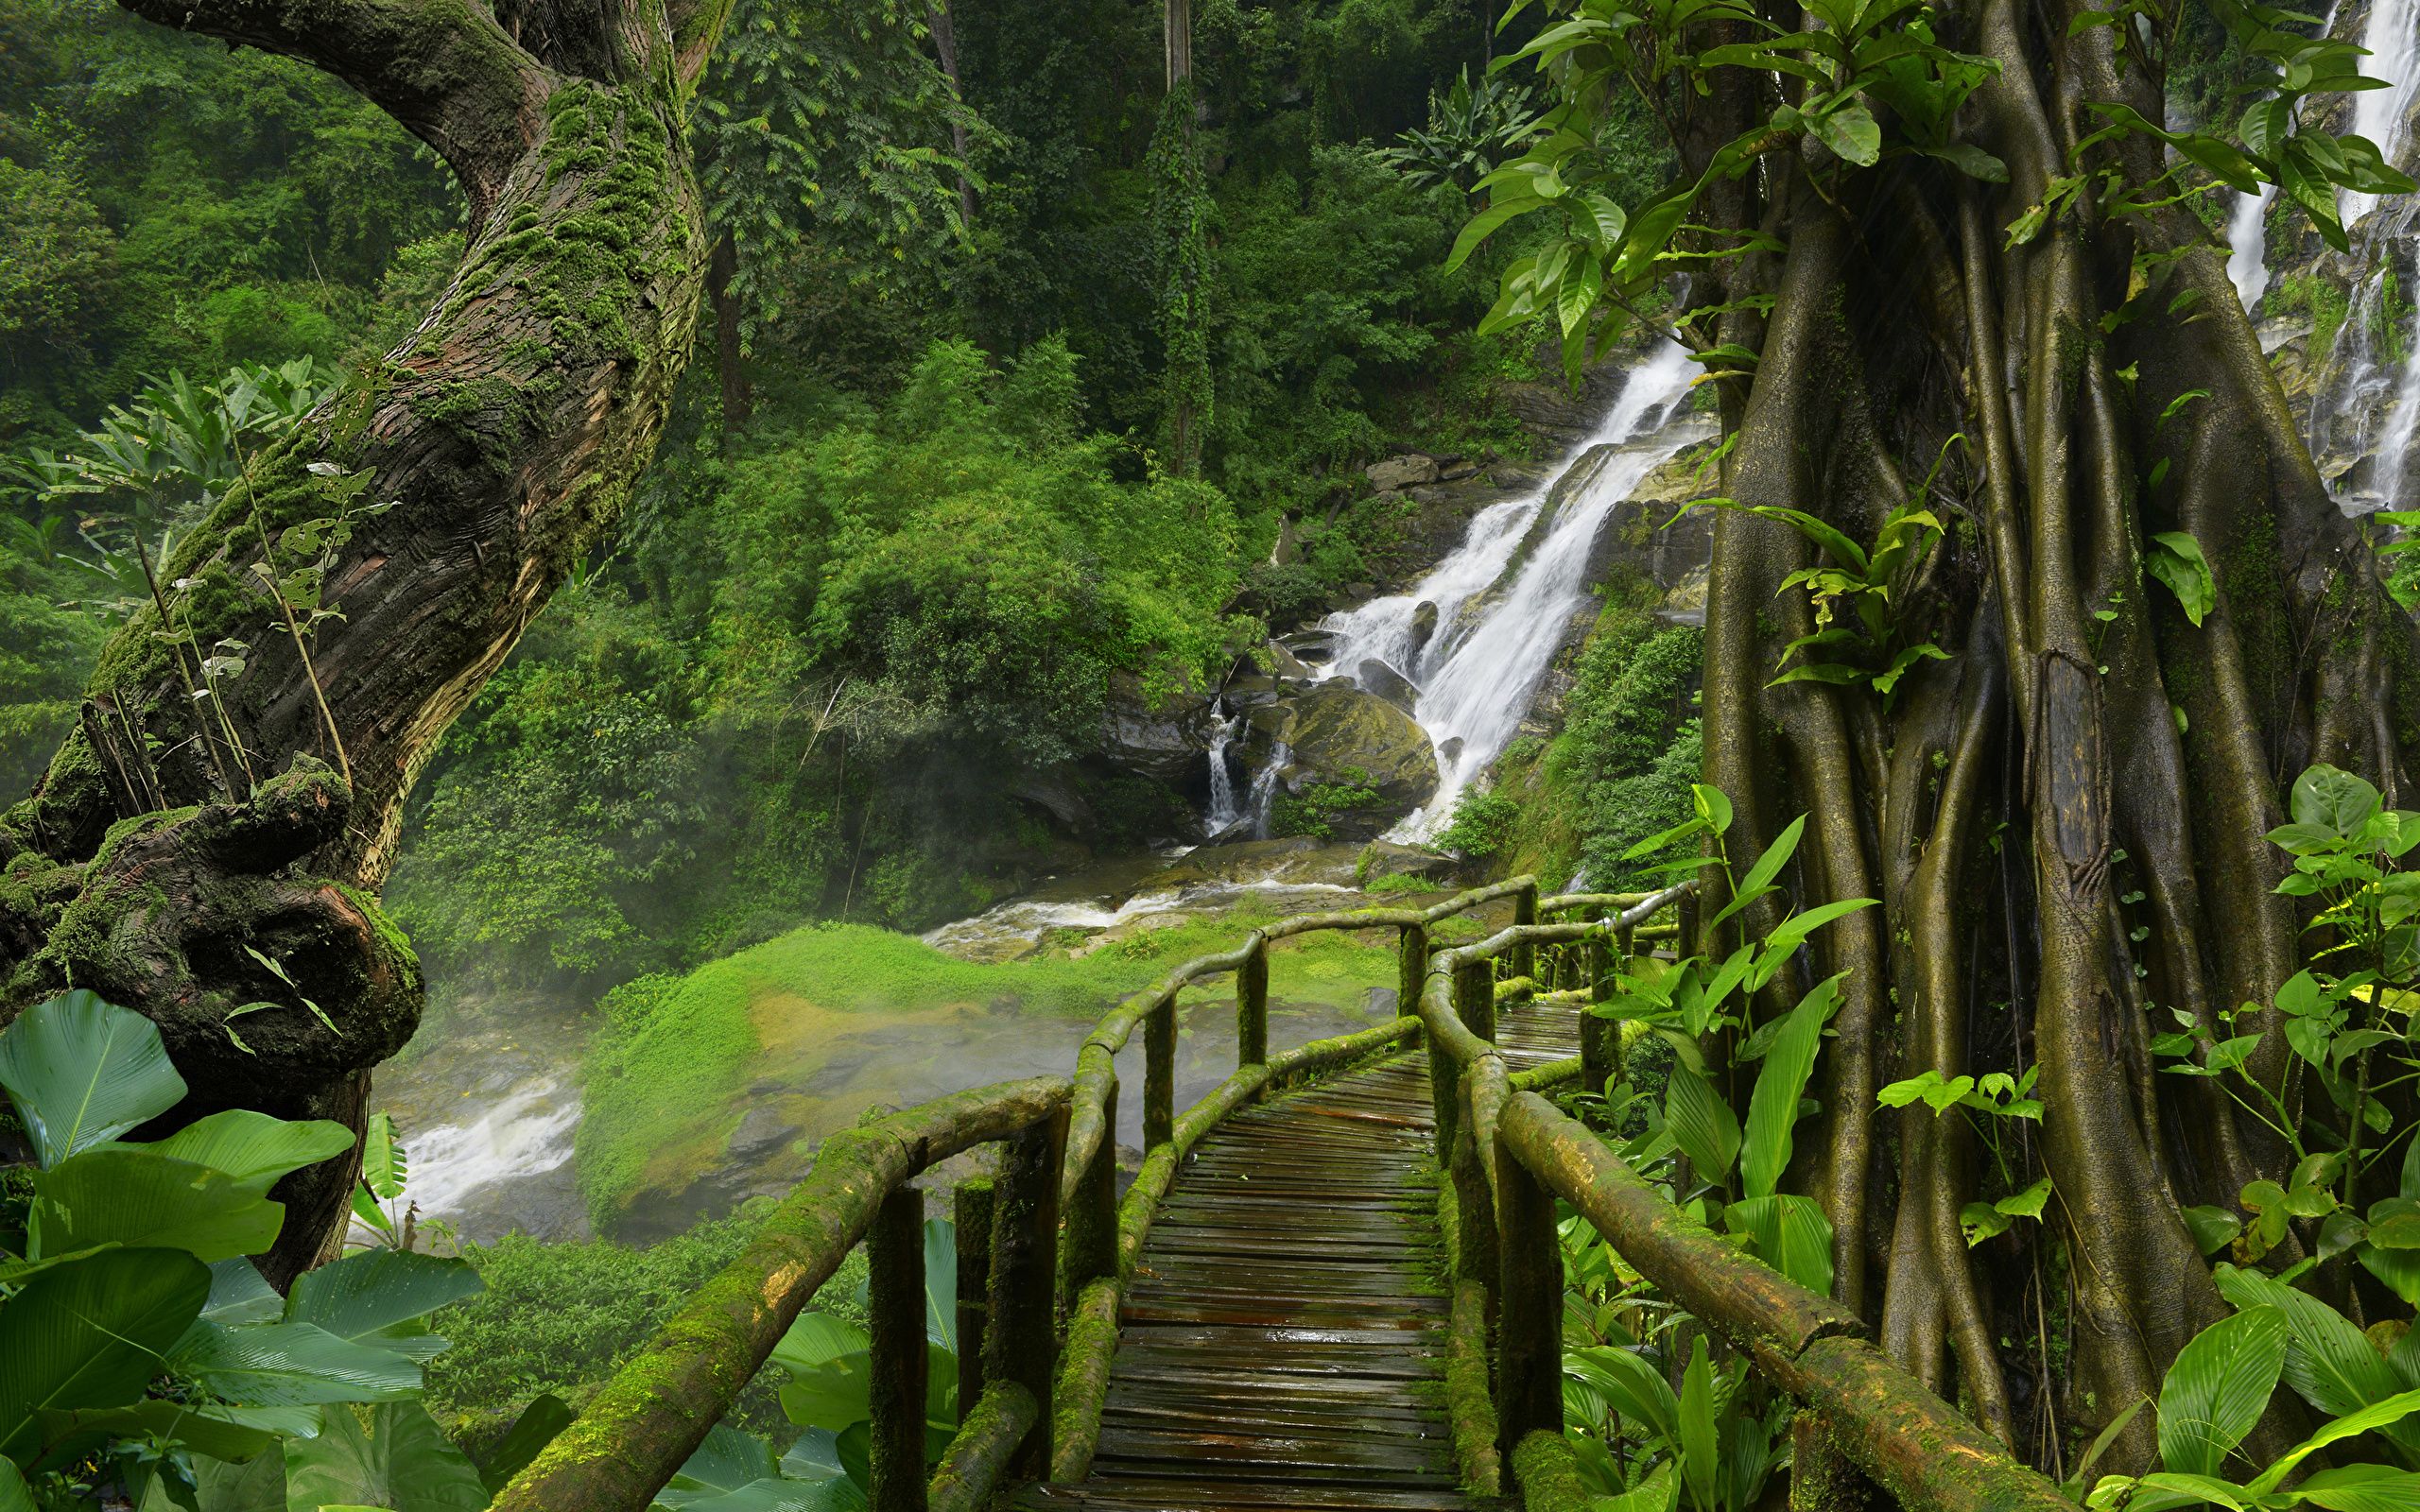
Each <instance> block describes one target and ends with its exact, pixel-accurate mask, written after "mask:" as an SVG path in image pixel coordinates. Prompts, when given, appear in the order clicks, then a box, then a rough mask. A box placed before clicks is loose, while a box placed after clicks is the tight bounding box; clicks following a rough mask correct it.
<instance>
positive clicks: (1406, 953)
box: [1395, 924, 1428, 1018]
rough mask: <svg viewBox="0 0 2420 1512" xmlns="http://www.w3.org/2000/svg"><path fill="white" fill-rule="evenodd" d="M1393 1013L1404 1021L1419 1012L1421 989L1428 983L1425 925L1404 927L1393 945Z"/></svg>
mask: <svg viewBox="0 0 2420 1512" xmlns="http://www.w3.org/2000/svg"><path fill="white" fill-rule="evenodd" d="M1395 951H1396V956H1395V1012H1396V1013H1397V1014H1398V1015H1400V1016H1402V1017H1405V1018H1414V1017H1417V1016H1418V1015H1419V1013H1420V987H1421V984H1422V983H1424V982H1426V981H1427V980H1428V926H1427V925H1426V924H1406V925H1404V926H1403V930H1402V932H1401V933H1400V934H1399V935H1398V936H1396V943H1395Z"/></svg>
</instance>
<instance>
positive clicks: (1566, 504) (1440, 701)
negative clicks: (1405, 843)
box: [1323, 344, 1712, 840]
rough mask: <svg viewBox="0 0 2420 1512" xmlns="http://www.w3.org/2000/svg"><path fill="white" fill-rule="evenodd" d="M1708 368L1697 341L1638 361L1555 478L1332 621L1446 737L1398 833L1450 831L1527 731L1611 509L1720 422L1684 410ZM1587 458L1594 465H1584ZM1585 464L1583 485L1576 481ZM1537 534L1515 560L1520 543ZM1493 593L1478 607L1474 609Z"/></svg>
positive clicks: (1488, 514) (1352, 650) (1355, 660)
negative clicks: (1399, 677)
mask: <svg viewBox="0 0 2420 1512" xmlns="http://www.w3.org/2000/svg"><path fill="white" fill-rule="evenodd" d="M1698 371H1699V369H1698V367H1697V365H1696V364H1695V363H1694V362H1693V361H1692V360H1691V358H1690V356H1689V353H1688V352H1685V351H1684V350H1683V349H1681V348H1680V347H1677V346H1673V345H1670V344H1667V345H1666V346H1664V347H1663V348H1662V349H1661V350H1659V351H1657V352H1655V354H1654V355H1652V356H1651V357H1650V358H1649V359H1648V360H1647V361H1645V362H1644V363H1642V364H1640V365H1639V366H1638V367H1637V368H1635V369H1632V371H1631V374H1630V377H1629V380H1628V381H1627V382H1626V383H1625V384H1624V385H1623V386H1622V390H1621V394H1620V397H1619V398H1617V399H1616V401H1615V404H1614V406H1613V409H1612V411H1611V412H1610V413H1608V414H1607V415H1606V416H1605V419H1604V421H1602V422H1601V423H1600V424H1599V426H1598V428H1597V431H1596V434H1595V435H1594V436H1592V437H1591V438H1589V439H1588V441H1587V442H1585V443H1584V444H1582V446H1581V448H1580V449H1579V450H1578V451H1577V452H1576V453H1574V454H1573V456H1572V457H1571V459H1570V460H1569V461H1568V462H1567V463H1566V464H1565V465H1564V470H1563V472H1564V477H1563V479H1561V480H1558V483H1557V486H1556V488H1555V489H1551V490H1544V491H1541V492H1539V493H1536V494H1533V495H1531V496H1530V497H1528V498H1523V499H1515V500H1512V501H1509V502H1507V503H1504V504H1499V505H1495V506H1494V507H1491V508H1488V509H1485V510H1482V511H1480V513H1479V514H1478V516H1477V517H1476V518H1474V519H1473V520H1472V521H1471V524H1470V527H1469V529H1468V531H1467V532H1466V533H1465V534H1464V536H1463V538H1462V542H1461V545H1460V546H1458V547H1457V548H1456V549H1455V550H1454V552H1453V553H1452V554H1451V555H1450V556H1448V557H1446V558H1445V559H1444V560H1443V561H1441V562H1439V563H1438V564H1437V566H1436V568H1435V570H1434V571H1432V572H1430V573H1429V574H1428V576H1426V577H1424V578H1422V579H1421V580H1420V581H1419V582H1417V583H1415V584H1413V585H1412V587H1411V588H1410V589H1409V591H1408V592H1406V593H1397V594H1392V595H1390V596H1388V597H1386V598H1380V599H1374V600H1372V601H1371V602H1370V603H1368V604H1364V605H1362V606H1361V607H1360V608H1358V609H1357V610H1351V611H1349V612H1346V613H1341V614H1335V615H1331V616H1329V618H1328V619H1327V621H1326V622H1325V624H1324V626H1323V628H1325V629H1327V630H1329V631H1331V632H1333V633H1334V634H1335V636H1336V638H1337V649H1336V655H1335V658H1334V661H1333V662H1332V663H1331V664H1332V665H1334V666H1336V667H1338V668H1340V669H1351V668H1357V667H1359V666H1360V665H1361V663H1362V662H1363V661H1365V660H1374V661H1378V662H1385V663H1386V664H1387V665H1388V666H1390V667H1392V668H1393V669H1395V670H1396V671H1398V672H1401V673H1403V674H1404V675H1405V676H1406V677H1408V678H1409V679H1410V680H1411V681H1412V683H1413V684H1414V685H1415V686H1417V687H1418V688H1419V689H1420V696H1419V698H1418V700H1417V701H1416V702H1415V704H1414V705H1413V710H1412V713H1413V717H1414V718H1416V719H1418V720H1419V721H1420V724H1421V727H1422V728H1423V729H1425V730H1427V731H1428V737H1429V739H1430V740H1431V741H1433V742H1434V743H1435V744H1436V747H1437V751H1438V762H1437V767H1438V772H1437V776H1438V782H1437V792H1436V795H1435V796H1434V797H1433V798H1431V799H1429V801H1428V803H1427V804H1426V806H1425V807H1423V808H1422V809H1420V810H1419V811H1418V812H1417V813H1415V814H1413V815H1412V816H1410V817H1409V818H1407V819H1405V820H1404V821H1403V823H1402V824H1400V825H1398V826H1397V827H1396V829H1395V831H1394V837H1395V838H1397V839H1406V840H1417V839H1425V838H1426V837H1427V836H1429V835H1431V834H1434V833H1436V832H1437V831H1438V830H1440V829H1442V828H1443V827H1444V824H1445V821H1446V820H1447V819H1448V818H1450V817H1451V816H1452V815H1453V812H1454V805H1455V802H1456V801H1457V800H1458V799H1460V798H1461V795H1462V792H1463V790H1464V789H1466V788H1468V787H1469V786H1470V784H1471V782H1472V781H1473V780H1474V779H1475V778H1477V777H1478V774H1479V773H1480V772H1481V771H1483V770H1484V769H1485V768H1486V766H1487V765H1488V764H1489V763H1490V762H1493V761H1494V760H1495V758H1496V757H1497V756H1498V755H1499V754H1501V753H1502V752H1503V749H1504V747H1506V746H1507V745H1509V744H1510V743H1511V742H1512V739H1513V734H1514V733H1515V732H1516V731H1518V730H1519V729H1520V727H1521V720H1522V718H1523V717H1524V716H1525V715H1527V713H1529V709H1530V697H1531V696H1532V695H1533V694H1534V693H1535V692H1536V690H1537V686H1538V684H1539V682H1540V681H1541V680H1542V679H1544V678H1545V676H1546V672H1547V665H1548V663H1549V662H1552V661H1553V659H1554V655H1555V653H1556V651H1557V650H1559V649H1560V648H1561V647H1562V645H1563V644H1564V630H1565V627H1567V626H1568V624H1569V622H1570V619H1571V616H1572V614H1573V613H1574V612H1575V611H1576V610H1578V609H1579V608H1580V606H1581V603H1582V600H1583V599H1585V598H1586V596H1587V593H1588V583H1587V581H1586V578H1587V572H1588V559H1589V557H1590V555H1591V553H1592V551H1593V550H1594V548H1595V545H1596V541H1597V536H1598V532H1599V530H1600V529H1601V528H1602V526H1603V525H1604V523H1605V520H1606V517H1607V516H1608V515H1610V514H1611V513H1612V511H1613V509H1614V507H1615V506H1616V505H1618V504H1620V503H1621V502H1622V501H1623V500H1624V499H1626V498H1628V497H1629V496H1630V494H1631V492H1632V490H1634V489H1636V488H1637V486H1638V485H1639V483H1640V482H1641V481H1642V480H1643V479H1644V478H1645V477H1646V476H1647V474H1648V473H1650V472H1653V471H1654V470H1655V468H1656V467H1657V466H1659V465H1660V464H1661V463H1663V462H1664V460H1665V459H1666V458H1668V457H1669V456H1670V455H1672V453H1673V451H1674V450H1675V449H1676V448H1677V447H1679V446H1680V445H1681V444H1683V443H1684V442H1685V441H1688V440H1694V439H1696V438H1699V437H1701V436H1703V435H1706V434H1710V433H1711V430H1712V426H1711V425H1710V424H1709V423H1708V422H1706V421H1700V420H1698V419H1696V418H1695V417H1693V416H1691V415H1689V414H1687V413H1686V407H1687V402H1688V399H1689V394H1690V381H1691V379H1692V378H1693V377H1694V376H1695V375H1696V374H1697V372H1698ZM1582 468H1589V469H1593V470H1594V471H1593V472H1589V473H1587V474H1584V475H1579V470H1580V469H1582ZM1575 475H1578V481H1577V486H1576V487H1572V488H1569V489H1568V490H1567V491H1565V490H1564V485H1565V484H1566V483H1568V482H1570V481H1571V480H1572V479H1573V478H1574V477H1575ZM1559 493H1560V494H1561V501H1560V505H1559V508H1558V512H1557V513H1556V514H1555V515H1554V516H1553V518H1551V519H1550V520H1548V521H1547V522H1546V524H1545V529H1544V533H1543V535H1538V534H1537V533H1536V532H1535V531H1533V529H1532V526H1534V525H1535V524H1537V522H1538V516H1539V512H1540V511H1541V510H1542V509H1545V508H1546V507H1547V505H1548V502H1549V500H1550V499H1553V498H1555V497H1556V496H1557V495H1558V494H1559ZM1533 537H1534V538H1535V543H1534V546H1533V548H1532V549H1531V551H1530V555H1529V556H1528V558H1526V559H1525V560H1522V561H1520V562H1518V563H1517V564H1516V563H1515V562H1514V560H1513V558H1514V555H1515V553H1517V552H1518V551H1519V550H1520V547H1521V545H1522V543H1523V542H1524V541H1530V540H1532V538H1533ZM1508 572H1509V573H1510V575H1511V576H1510V581H1509V582H1507V581H1505V578H1506V576H1507V574H1508ZM1483 594H1484V595H1488V598H1487V601H1486V602H1485V603H1484V605H1483V607H1481V608H1480V610H1479V611H1478V613H1476V614H1471V613H1466V612H1465V611H1466V610H1468V609H1469V607H1470V606H1471V604H1472V601H1473V600H1474V599H1477V598H1479V597H1480V596H1481V595H1483ZM1423 604H1433V605H1435V606H1436V616H1435V622H1434V623H1435V629H1434V630H1433V631H1432V632H1430V633H1429V634H1428V635H1427V637H1426V639H1425V640H1424V639H1423V637H1422V633H1421V622H1422V619H1423V616H1422V614H1421V610H1420V607H1421V606H1422V605H1423Z"/></svg>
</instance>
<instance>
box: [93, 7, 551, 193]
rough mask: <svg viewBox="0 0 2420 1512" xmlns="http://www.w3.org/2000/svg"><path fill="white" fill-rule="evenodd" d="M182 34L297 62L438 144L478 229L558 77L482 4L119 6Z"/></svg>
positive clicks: (535, 132) (540, 124)
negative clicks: (322, 73) (350, 88)
mask: <svg viewBox="0 0 2420 1512" xmlns="http://www.w3.org/2000/svg"><path fill="white" fill-rule="evenodd" d="M118 3H119V4H120V5H121V6H123V7H124V8H125V9H128V10H130V11H132V12H133V13H134V14H136V15H138V16H141V17H143V18H144V19H145V20H147V21H151V22H156V23H158V24H159V25H161V26H171V27H174V28H176V29H177V30H179V31H189V32H196V33H199V34H200V35H202V36H206V37H216V38H219V39H221V40H223V41H226V42H229V43H235V44H237V45H239V46H251V47H258V48H260V49H262V50H263V51H265V52H273V53H280V54H283V55H285V56H286V57H289V58H295V59H300V60H302V61H304V62H307V63H310V64H312V65H314V66H316V67H318V68H320V69H323V70H325V71H326V72H328V73H330V74H333V75H335V76H336V77H338V78H340V79H343V80H344V81H345V82H346V83H348V84H350V85H352V86H353V87H354V89H356V90H358V91H360V92H361V94H363V95H364V96H366V97H367V98H368V99H370V100H371V101H372V103H373V104H375V105H377V106H379V107H380V108H381V109H383V110H385V111H386V112H388V113H389V115H392V116H393V117H394V118H395V119H396V120H397V121H399V122H401V123H402V124H403V126H404V128H405V129H406V130H408V131H410V132H411V133H412V135H414V136H416V137H419V138H420V139H421V140H422V141H423V142H425V143H427V144H428V145H429V146H431V147H433V148H435V149H436V151H437V153H438V155H439V156H441V157H442V158H444V160H445V161H446V163H447V164H448V165H449V166H451V167H452V168H453V170H454V172H455V174H456V175H457V176H458V178H459V179H460V180H461V181H462V188H463V191H464V193H465V194H467V195H468V196H469V198H470V201H471V215H472V220H473V222H474V223H476V222H477V221H478V220H479V219H481V218H483V216H484V215H485V213H486V211H487V208H488V207H489V206H490V205H491V204H493V202H494V199H495V196H496V193H497V191H498V189H499V188H500V186H501V185H502V184H503V182H504V180H505V177H506V175H507V174H509V173H510V171H511V169H512V165H513V164H514V163H516V162H518V161H519V160H520V158H521V157H522V155H523V154H524V153H525V152H526V151H527V149H528V147H529V145H530V144H531V143H532V142H534V141H536V140H537V138H538V136H539V133H540V132H541V131H542V130H543V129H544V121H545V109H544V107H545V100H546V95H547V94H548V93H549V91H550V90H551V89H552V87H553V84H554V79H553V77H552V76H551V75H550V73H549V71H548V70H547V69H546V68H545V66H544V65H543V64H542V63H540V62H539V61H538V60H537V59H536V58H535V57H533V56H532V55H531V54H530V53H529V52H528V51H527V49H525V48H524V47H522V46H521V45H520V44H519V43H516V42H514V41H513V39H512V38H511V37H510V35H508V34H507V33H506V32H505V30H504V29H503V27H501V26H498V25H497V24H496V22H495V19H494V17H493V16H492V15H490V14H489V12H488V10H487V9H486V7H484V6H479V5H466V4H462V3H461V0H118Z"/></svg>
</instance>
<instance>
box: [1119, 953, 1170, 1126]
mask: <svg viewBox="0 0 2420 1512" xmlns="http://www.w3.org/2000/svg"><path fill="white" fill-rule="evenodd" d="M1175 1130H1176V989H1175V988H1169V989H1168V991H1167V993H1166V994H1165V995H1163V996H1162V997H1161V998H1160V1000H1159V1001H1158V1002H1156V1003H1154V1004H1152V1005H1151V1011H1150V1015H1149V1016H1148V1017H1147V1018H1145V1019H1144V1021H1143V1148H1145V1149H1146V1150H1156V1149H1158V1148H1159V1147H1160V1146H1161V1145H1163V1144H1166V1143H1167V1142H1168V1140H1169V1139H1170V1137H1171V1136H1172V1135H1173V1134H1174V1133H1175ZM1112 1139H1113V1141H1114V1139H1115V1130H1114V1129H1113V1130H1112Z"/></svg>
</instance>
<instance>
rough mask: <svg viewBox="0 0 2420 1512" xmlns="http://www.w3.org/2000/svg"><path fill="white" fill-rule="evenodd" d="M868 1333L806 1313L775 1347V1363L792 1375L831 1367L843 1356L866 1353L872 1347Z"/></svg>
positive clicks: (829, 1317)
mask: <svg viewBox="0 0 2420 1512" xmlns="http://www.w3.org/2000/svg"><path fill="white" fill-rule="evenodd" d="M872 1347H873V1340H871V1339H869V1338H868V1337H866V1331H865V1330H863V1329H861V1328H859V1327H857V1326H856V1324H855V1323H852V1322H850V1321H849V1320H848V1319H846V1318H842V1317H835V1316H833V1315H832V1314H829V1313H816V1312H806V1313H801V1314H799V1315H798V1320H797V1321H796V1322H794V1323H792V1324H791V1325H790V1327H789V1332H787V1333H785V1334H783V1335H782V1339H781V1342H780V1343H779V1344H776V1345H774V1346H773V1353H772V1362H773V1364H775V1365H777V1366H781V1367H782V1368H783V1369H785V1370H787V1371H789V1372H790V1373H791V1374H793V1375H797V1374H800V1373H802V1372H804V1371H809V1370H814V1369H816V1368H818V1367H819V1366H825V1365H829V1364H831V1363H832V1362H833V1361H835V1360H838V1359H839V1358H840V1357H841V1356H842V1355H848V1354H863V1353H864V1352H865V1351H866V1350H867V1349H871V1348H872Z"/></svg>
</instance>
